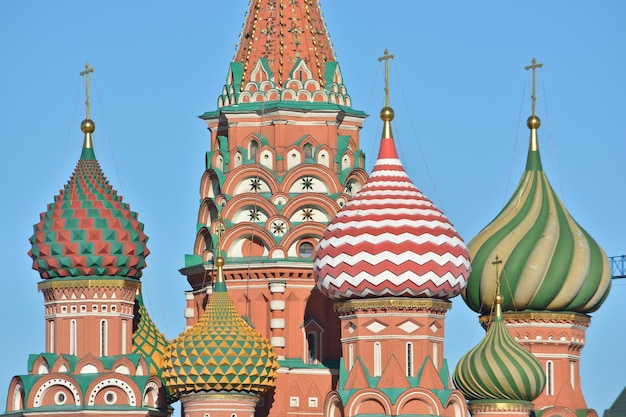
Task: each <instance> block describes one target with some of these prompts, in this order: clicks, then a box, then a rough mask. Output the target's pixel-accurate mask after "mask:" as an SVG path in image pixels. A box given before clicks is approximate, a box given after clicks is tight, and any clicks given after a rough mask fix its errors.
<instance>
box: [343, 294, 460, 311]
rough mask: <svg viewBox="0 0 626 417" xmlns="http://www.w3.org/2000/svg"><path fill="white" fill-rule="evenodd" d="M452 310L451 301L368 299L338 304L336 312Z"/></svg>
mask: <svg viewBox="0 0 626 417" xmlns="http://www.w3.org/2000/svg"><path fill="white" fill-rule="evenodd" d="M451 308H452V303H451V302H450V301H443V300H435V299H432V298H424V299H420V298H366V299H362V300H346V301H339V302H336V303H335V305H334V310H335V312H337V313H339V314H346V313H351V312H355V311H363V310H374V311H380V310H428V311H431V312H432V311H435V312H439V313H446V312H447V311H448V310H450V309H451Z"/></svg>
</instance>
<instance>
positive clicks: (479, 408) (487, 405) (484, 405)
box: [468, 400, 533, 415]
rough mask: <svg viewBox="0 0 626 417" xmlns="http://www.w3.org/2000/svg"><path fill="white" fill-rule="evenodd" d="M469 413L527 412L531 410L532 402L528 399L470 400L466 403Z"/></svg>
mask: <svg viewBox="0 0 626 417" xmlns="http://www.w3.org/2000/svg"><path fill="white" fill-rule="evenodd" d="M468 409H469V412H470V414H472V415H473V414H474V413H497V412H518V413H529V412H531V411H532V410H533V403H531V402H529V401H511V402H506V401H498V400H493V401H489V400H474V401H472V400H470V401H469V403H468Z"/></svg>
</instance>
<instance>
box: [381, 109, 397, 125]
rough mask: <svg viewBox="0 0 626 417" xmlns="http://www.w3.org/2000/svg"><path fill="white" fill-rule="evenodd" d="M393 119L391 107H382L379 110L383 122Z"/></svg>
mask: <svg viewBox="0 0 626 417" xmlns="http://www.w3.org/2000/svg"><path fill="white" fill-rule="evenodd" d="M393 117H394V112H393V109H392V108H391V107H388V106H387V107H383V108H382V109H381V110H380V118H381V119H382V121H383V122H390V121H392V120H393Z"/></svg>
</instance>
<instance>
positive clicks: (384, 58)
mask: <svg viewBox="0 0 626 417" xmlns="http://www.w3.org/2000/svg"><path fill="white" fill-rule="evenodd" d="M394 58H395V56H394V55H389V49H387V48H385V55H384V56H381V57H380V58H378V62H380V61H385V107H389V60H390V59H394Z"/></svg>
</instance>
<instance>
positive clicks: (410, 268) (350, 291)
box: [314, 106, 470, 299]
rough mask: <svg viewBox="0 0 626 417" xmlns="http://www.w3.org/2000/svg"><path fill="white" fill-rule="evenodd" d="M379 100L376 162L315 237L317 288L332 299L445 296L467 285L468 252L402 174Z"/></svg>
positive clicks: (386, 111)
mask: <svg viewBox="0 0 626 417" xmlns="http://www.w3.org/2000/svg"><path fill="white" fill-rule="evenodd" d="M393 116H394V113H393V110H392V109H391V108H390V107H389V106H386V107H384V108H383V109H382V110H381V113H380V117H381V119H382V120H383V122H384V127H383V135H382V142H381V146H380V151H379V154H378V160H377V161H376V164H375V165H374V169H373V171H372V174H371V176H370V178H369V179H368V181H367V182H366V183H365V185H364V187H363V188H362V189H361V190H360V191H359V192H358V193H357V194H356V195H355V196H354V197H353V198H352V199H351V200H350V201H349V202H348V203H347V204H346V205H345V206H344V207H343V208H342V209H341V210H339V212H338V213H337V216H336V217H335V218H334V219H333V220H332V221H331V222H330V224H329V225H328V228H327V229H326V231H325V232H324V235H323V237H322V239H321V240H320V241H319V243H318V246H317V250H316V256H315V261H314V271H315V274H316V279H317V286H318V288H319V289H320V291H321V292H322V293H323V294H325V295H326V296H328V297H330V298H333V299H349V298H361V297H384V296H400V297H401V296H406V297H429V298H440V299H448V298H451V297H454V296H456V295H458V294H459V293H460V292H461V290H462V289H463V287H465V285H466V284H467V279H468V276H469V268H470V263H469V255H468V252H467V248H466V246H465V244H464V242H463V240H462V239H461V237H460V236H459V235H458V233H457V232H456V230H455V229H454V227H453V226H452V224H451V223H450V221H448V219H447V218H446V216H445V215H444V214H443V213H442V212H441V211H440V210H439V209H438V208H437V207H435V205H434V204H433V203H432V202H431V201H430V200H429V199H428V198H426V197H425V196H424V195H423V194H422V193H421V192H420V191H419V190H418V189H417V187H416V186H415V185H414V184H413V182H412V181H411V180H410V178H409V176H408V175H407V173H406V171H405V170H404V167H403V166H402V163H401V162H400V159H398V155H397V152H396V148H395V145H394V140H393V135H392V133H391V120H393Z"/></svg>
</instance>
